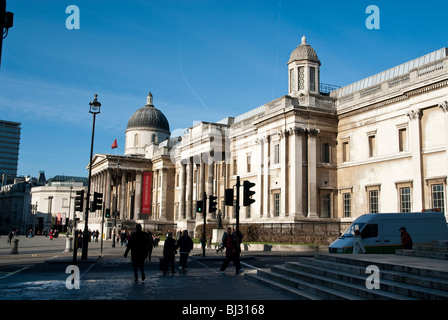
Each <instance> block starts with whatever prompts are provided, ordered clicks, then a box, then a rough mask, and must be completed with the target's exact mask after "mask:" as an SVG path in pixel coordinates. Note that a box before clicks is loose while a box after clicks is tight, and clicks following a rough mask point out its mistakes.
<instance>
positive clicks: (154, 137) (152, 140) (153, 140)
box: [151, 133, 157, 143]
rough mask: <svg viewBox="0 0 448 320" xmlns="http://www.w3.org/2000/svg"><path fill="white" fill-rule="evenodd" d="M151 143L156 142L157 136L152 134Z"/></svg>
mask: <svg viewBox="0 0 448 320" xmlns="http://www.w3.org/2000/svg"><path fill="white" fill-rule="evenodd" d="M151 142H152V143H156V142H157V135H156V134H155V133H153V135H152V136H151Z"/></svg>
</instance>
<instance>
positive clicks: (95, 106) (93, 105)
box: [81, 94, 101, 260]
mask: <svg viewBox="0 0 448 320" xmlns="http://www.w3.org/2000/svg"><path fill="white" fill-rule="evenodd" d="M97 97H98V95H97V94H95V99H93V101H91V102H90V103H89V105H90V110H89V113H91V114H93V125H92V142H91V143H90V159H89V182H88V185H87V201H86V213H85V221H84V235H83V239H82V254H81V260H87V251H88V243H89V228H88V220H89V210H90V182H91V180H92V157H93V141H94V136H95V118H96V115H97V114H98V113H100V107H101V103H100V102H99V101H98V100H97Z"/></svg>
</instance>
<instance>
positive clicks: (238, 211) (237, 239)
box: [235, 176, 240, 246]
mask: <svg viewBox="0 0 448 320" xmlns="http://www.w3.org/2000/svg"><path fill="white" fill-rule="evenodd" d="M235 214H236V245H237V246H239V244H240V176H237V177H236V206H235Z"/></svg>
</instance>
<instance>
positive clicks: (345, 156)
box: [342, 141, 350, 162]
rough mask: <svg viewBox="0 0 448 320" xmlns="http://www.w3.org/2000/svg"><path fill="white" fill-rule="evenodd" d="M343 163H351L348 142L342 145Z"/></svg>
mask: <svg viewBox="0 0 448 320" xmlns="http://www.w3.org/2000/svg"><path fill="white" fill-rule="evenodd" d="M342 161H343V162H347V161H350V146H349V143H348V141H345V142H343V143H342Z"/></svg>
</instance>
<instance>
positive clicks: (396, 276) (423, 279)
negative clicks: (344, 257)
mask: <svg viewBox="0 0 448 320" xmlns="http://www.w3.org/2000/svg"><path fill="white" fill-rule="evenodd" d="M299 261H300V263H301V264H309V265H312V266H317V267H321V268H327V269H330V270H339V271H346V272H349V273H352V274H357V275H363V276H365V275H366V273H365V271H366V269H365V268H364V267H358V266H353V265H348V264H343V263H338V262H330V261H324V260H318V259H312V258H301V259H300V260H299ZM287 264H290V265H291V266H292V267H295V265H296V264H297V263H292V262H291V263H287ZM380 278H381V279H385V280H390V281H396V282H402V283H405V284H410V285H415V286H420V287H423V288H428V289H435V290H440V291H442V292H448V280H445V279H439V278H433V277H428V276H423V275H416V274H409V273H404V272H398V271H393V270H380Z"/></svg>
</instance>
